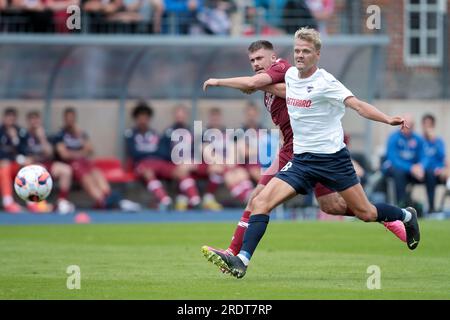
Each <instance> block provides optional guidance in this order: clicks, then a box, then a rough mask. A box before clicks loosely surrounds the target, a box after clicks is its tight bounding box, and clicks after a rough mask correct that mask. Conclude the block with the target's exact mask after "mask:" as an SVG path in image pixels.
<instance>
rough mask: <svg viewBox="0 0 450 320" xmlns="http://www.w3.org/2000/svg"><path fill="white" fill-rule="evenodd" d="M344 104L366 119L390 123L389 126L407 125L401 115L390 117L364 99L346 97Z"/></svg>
mask: <svg viewBox="0 0 450 320" xmlns="http://www.w3.org/2000/svg"><path fill="white" fill-rule="evenodd" d="M344 104H345V105H346V106H347V107H349V108H351V109H353V110H355V111H356V112H358V113H359V115H360V116H362V117H364V118H366V119H369V120H373V121H378V122H382V123H386V124H390V125H391V126H398V125H401V127H402V128H403V127H408V124H407V123H406V121H405V119H403V118H402V117H398V116H395V117H390V116H388V115H386V114H384V113H383V112H381V111H380V110H378V109H377V108H375V107H374V106H373V105H371V104H369V103H367V102H365V101H361V100H359V99H358V98H356V97H348V98H346V99H345V101H344Z"/></svg>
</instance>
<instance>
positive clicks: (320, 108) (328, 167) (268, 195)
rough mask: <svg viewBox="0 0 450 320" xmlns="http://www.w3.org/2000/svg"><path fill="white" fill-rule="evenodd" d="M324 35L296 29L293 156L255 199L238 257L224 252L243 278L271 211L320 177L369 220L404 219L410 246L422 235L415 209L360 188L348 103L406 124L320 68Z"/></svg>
mask: <svg viewBox="0 0 450 320" xmlns="http://www.w3.org/2000/svg"><path fill="white" fill-rule="evenodd" d="M320 49H321V40H320V34H319V33H318V32H317V31H315V30H313V29H309V28H301V29H299V30H298V31H297V32H296V33H295V38H294V60H295V61H294V62H295V67H291V68H289V69H288V71H287V72H286V76H285V80H286V104H287V107H288V112H289V117H290V122H291V126H292V129H293V133H294V157H293V158H292V160H291V161H290V162H288V163H287V164H286V166H285V167H284V168H283V169H281V171H280V172H279V173H278V174H277V175H276V176H275V177H274V178H273V179H272V180H270V182H269V183H268V184H267V185H266V187H265V188H264V189H263V191H262V192H261V193H260V194H259V195H258V196H257V197H256V198H255V199H254V200H253V201H254V203H253V204H254V207H253V211H252V215H251V216H250V220H249V226H248V229H247V231H246V233H245V235H244V242H243V245H242V248H241V251H240V252H239V254H238V255H237V256H225V255H224V256H223V257H222V256H220V258H221V259H222V261H221V262H222V265H221V267H222V268H224V269H225V270H226V271H229V272H230V273H231V274H232V275H233V276H235V277H237V278H242V277H243V276H244V275H245V273H246V270H247V265H248V263H249V261H250V258H251V256H252V255H253V252H254V251H255V249H256V247H257V245H258V243H259V241H260V240H261V238H262V236H263V235H264V232H265V230H266V228H267V224H268V222H269V214H270V212H271V211H272V209H273V208H275V207H276V206H278V205H279V204H280V203H282V202H284V201H286V200H288V199H290V198H292V197H293V196H295V195H296V194H298V193H300V194H306V193H307V192H308V191H310V190H311V189H312V188H313V186H314V185H315V184H316V183H317V182H320V183H321V184H323V185H325V186H326V187H328V188H330V189H333V190H336V191H337V192H339V194H340V195H341V196H342V197H343V198H344V200H345V202H346V203H347V205H348V207H349V208H350V209H351V210H352V211H353V212H354V214H355V216H356V217H358V218H359V219H361V220H363V221H365V222H382V221H395V220H400V221H403V223H404V225H405V229H406V235H407V245H408V248H409V249H411V250H414V249H415V248H416V247H417V245H418V243H419V240H420V231H419V225H418V221H417V213H416V210H415V209H414V208H411V207H409V208H406V209H401V208H398V207H395V206H391V205H388V204H384V203H380V204H375V205H373V204H371V203H370V202H369V200H368V199H367V197H366V194H365V193H364V190H363V189H362V186H361V184H360V183H359V180H358V178H357V176H356V173H355V170H354V168H353V165H352V163H351V159H350V154H349V152H348V150H347V148H346V146H345V143H344V142H343V140H344V139H343V134H344V133H343V129H342V124H341V119H342V117H343V116H344V113H345V107H349V108H351V109H353V110H355V111H357V112H358V113H359V114H360V115H361V116H362V117H364V118H367V119H370V120H374V121H378V122H382V123H386V124H389V125H392V126H397V125H401V126H402V127H403V126H407V124H406V123H405V121H404V119H402V118H401V117H390V116H387V115H386V114H384V113H382V112H381V111H379V110H378V109H376V108H375V107H374V106H372V105H371V104H368V103H366V102H364V101H361V100H359V99H357V98H356V97H355V96H354V95H353V93H352V92H351V91H349V90H348V89H347V88H346V87H345V86H344V85H343V84H342V83H340V82H339V81H338V80H336V79H335V78H334V76H333V75H331V74H330V73H328V72H326V71H325V70H324V69H321V68H318V66H317V63H318V61H319V58H320Z"/></svg>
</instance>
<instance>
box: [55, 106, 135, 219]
mask: <svg viewBox="0 0 450 320" xmlns="http://www.w3.org/2000/svg"><path fill="white" fill-rule="evenodd" d="M54 140H55V141H54V142H55V145H56V154H57V157H58V159H60V160H61V161H63V162H65V163H67V164H69V165H70V166H71V167H72V170H73V175H74V178H75V179H76V180H77V181H79V182H80V183H81V186H82V187H83V189H84V190H85V191H86V192H87V194H88V195H89V196H90V197H91V198H92V199H94V201H95V208H97V209H107V208H115V207H117V206H118V207H120V208H121V209H122V210H125V211H136V210H138V209H139V206H138V205H137V204H136V203H132V202H131V201H129V200H123V199H121V197H120V195H119V194H117V193H116V192H112V190H111V186H110V184H109V182H108V181H107V180H106V178H105V176H104V175H103V173H102V172H101V171H100V170H99V169H97V168H96V167H95V166H94V163H93V162H92V160H91V157H92V155H93V153H94V148H93V146H92V143H91V142H90V141H89V137H88V135H87V133H86V132H85V131H83V130H82V129H81V128H80V127H79V126H78V125H77V113H76V111H75V109H74V108H71V107H68V108H66V109H65V110H64V115H63V127H62V129H61V130H60V131H59V132H58V134H57V135H56V137H55V139H54Z"/></svg>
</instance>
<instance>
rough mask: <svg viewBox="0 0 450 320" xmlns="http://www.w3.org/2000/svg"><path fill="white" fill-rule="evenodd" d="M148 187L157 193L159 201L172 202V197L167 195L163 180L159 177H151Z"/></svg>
mask: <svg viewBox="0 0 450 320" xmlns="http://www.w3.org/2000/svg"><path fill="white" fill-rule="evenodd" d="M147 189H148V190H149V191H151V192H153V194H154V195H155V197H156V198H157V199H158V201H159V202H162V203H170V202H171V200H170V197H169V196H168V195H167V192H166V190H164V188H163V185H162V183H161V181H159V180H158V179H151V180H148V181H147Z"/></svg>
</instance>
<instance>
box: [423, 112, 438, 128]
mask: <svg viewBox="0 0 450 320" xmlns="http://www.w3.org/2000/svg"><path fill="white" fill-rule="evenodd" d="M425 120H430V121H431V123H432V124H433V126H434V125H435V123H436V118H435V117H434V116H433V115H432V114H431V113H426V114H424V116H423V117H422V122H425Z"/></svg>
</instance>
